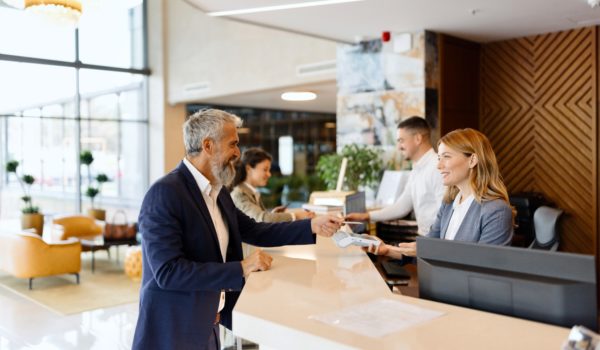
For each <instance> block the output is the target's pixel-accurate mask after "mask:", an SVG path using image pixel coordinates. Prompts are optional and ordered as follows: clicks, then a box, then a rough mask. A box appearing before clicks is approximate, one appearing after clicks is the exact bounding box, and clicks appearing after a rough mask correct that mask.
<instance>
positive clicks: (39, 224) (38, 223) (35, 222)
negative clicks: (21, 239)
mask: <svg viewBox="0 0 600 350" xmlns="http://www.w3.org/2000/svg"><path fill="white" fill-rule="evenodd" d="M21 228H22V229H23V230H26V229H29V228H33V229H35V232H36V233H37V234H38V235H40V236H42V235H43V233H44V215H43V214H39V213H33V214H23V215H22V216H21Z"/></svg>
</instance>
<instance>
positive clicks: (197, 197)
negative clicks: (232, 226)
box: [177, 161, 223, 261]
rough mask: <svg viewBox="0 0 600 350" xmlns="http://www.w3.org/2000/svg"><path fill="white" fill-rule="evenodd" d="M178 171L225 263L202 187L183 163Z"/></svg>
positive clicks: (178, 167)
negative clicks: (201, 190)
mask: <svg viewBox="0 0 600 350" xmlns="http://www.w3.org/2000/svg"><path fill="white" fill-rule="evenodd" d="M177 170H179V171H180V172H181V174H182V175H183V178H184V179H185V185H186V186H187V188H188V190H189V191H190V193H191V194H192V198H193V200H194V203H195V204H196V207H197V208H198V210H200V213H202V215H200V216H201V217H202V219H203V220H204V222H205V223H206V226H207V227H208V229H209V231H210V235H211V236H212V238H213V244H214V245H215V248H216V250H217V252H218V254H219V257H220V258H221V260H220V261H223V255H221V247H220V246H219V238H218V237H217V230H216V229H215V225H214V224H213V222H212V218H211V216H210V212H209V211H208V207H207V206H206V202H205V201H204V197H203V196H202V192H200V187H198V184H197V183H196V180H195V179H194V176H193V175H192V173H190V171H189V170H188V168H187V166H186V165H185V164H184V163H183V161H182V162H181V163H179V165H178V166H177Z"/></svg>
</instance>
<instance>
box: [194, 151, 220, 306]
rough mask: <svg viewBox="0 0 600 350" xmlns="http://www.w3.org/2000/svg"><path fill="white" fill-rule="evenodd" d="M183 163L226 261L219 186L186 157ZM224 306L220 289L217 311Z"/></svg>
mask: <svg viewBox="0 0 600 350" xmlns="http://www.w3.org/2000/svg"><path fill="white" fill-rule="evenodd" d="M183 164H185V166H186V167H187V168H188V170H189V171H190V173H192V176H193V177H194V180H195V181H196V184H197V185H198V187H199V188H200V192H201V193H202V198H203V199H204V202H205V203H206V207H207V208H208V212H209V213H210V218H211V219H212V222H213V225H214V227H215V231H216V232H217V239H218V240H219V249H220V250H221V256H222V257H223V262H225V261H227V246H228V245H229V228H228V227H227V224H226V222H225V220H223V216H222V215H221V209H219V205H218V204H217V196H218V195H219V191H221V187H219V188H216V187H215V188H213V186H212V185H211V184H210V182H209V181H208V179H207V178H206V177H205V176H204V175H202V173H201V172H200V171H198V169H196V167H194V165H193V164H192V163H191V162H190V161H189V160H187V158H184V159H183ZM224 307H225V292H223V291H221V298H220V300H219V309H218V310H219V312H220V311H221V310H223V308H224Z"/></svg>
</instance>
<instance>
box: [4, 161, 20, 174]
mask: <svg viewBox="0 0 600 350" xmlns="http://www.w3.org/2000/svg"><path fill="white" fill-rule="evenodd" d="M18 166H19V162H17V161H16V160H11V161H9V162H7V163H6V172H7V173H16V172H17V167H18Z"/></svg>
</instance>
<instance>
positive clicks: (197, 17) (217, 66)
mask: <svg viewBox="0 0 600 350" xmlns="http://www.w3.org/2000/svg"><path fill="white" fill-rule="evenodd" d="M166 3H167V4H166V6H167V11H166V12H167V13H166V16H167V19H166V21H167V23H168V32H167V44H166V46H167V52H168V55H169V59H168V64H167V67H168V71H169V77H168V86H169V89H168V101H169V102H170V103H180V102H193V101H198V100H201V99H207V98H210V97H217V96H226V95H231V94H239V93H244V92H254V91H258V90H266V89H272V88H277V87H283V86H293V85H301V84H306V83H312V82H320V81H327V80H329V81H331V80H335V72H332V73H329V74H326V75H317V76H311V77H303V78H299V77H297V76H296V67H297V66H298V65H302V64H310V63H316V62H322V61H332V60H335V59H336V43H335V42H333V41H328V40H324V39H317V38H313V37H309V36H304V35H300V34H294V33H290V32H285V31H280V30H276V29H271V28H264V27H260V26H256V25H251V24H246V23H241V22H236V21H232V20H228V19H224V18H215V17H209V16H206V15H204V13H202V12H201V11H200V10H198V9H197V8H194V7H192V6H190V5H189V4H187V3H186V2H184V1H182V0H169V1H168V2H166ZM198 82H208V83H209V84H210V91H208V92H191V93H189V92H188V93H186V92H185V90H184V88H185V86H187V85H190V84H194V83H198Z"/></svg>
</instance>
